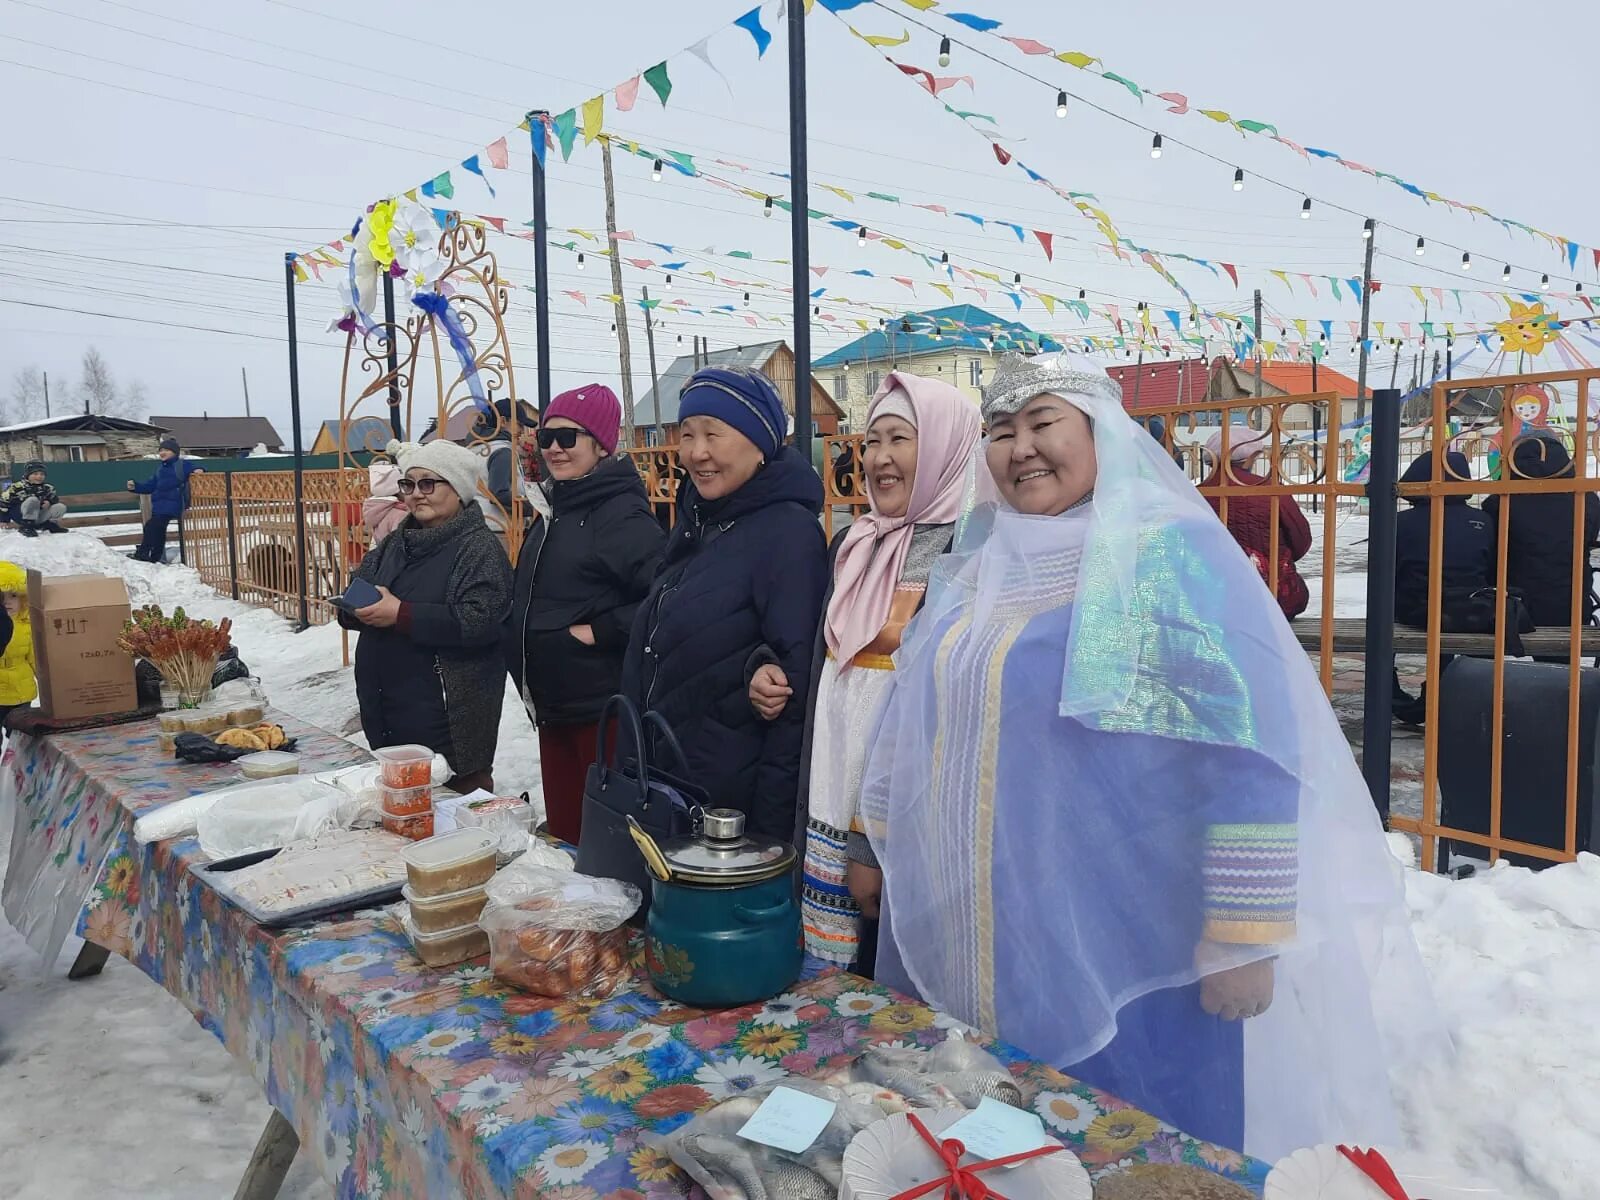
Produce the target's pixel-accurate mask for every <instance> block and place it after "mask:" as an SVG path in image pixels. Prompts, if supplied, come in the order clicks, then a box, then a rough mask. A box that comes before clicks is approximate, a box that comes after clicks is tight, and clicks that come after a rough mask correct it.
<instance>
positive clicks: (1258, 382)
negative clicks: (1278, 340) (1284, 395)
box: [1256, 288, 1261, 400]
mask: <svg viewBox="0 0 1600 1200" xmlns="http://www.w3.org/2000/svg"><path fill="white" fill-rule="evenodd" d="M1256 399H1257V400H1259V399H1261V289H1260V288H1257V289H1256Z"/></svg>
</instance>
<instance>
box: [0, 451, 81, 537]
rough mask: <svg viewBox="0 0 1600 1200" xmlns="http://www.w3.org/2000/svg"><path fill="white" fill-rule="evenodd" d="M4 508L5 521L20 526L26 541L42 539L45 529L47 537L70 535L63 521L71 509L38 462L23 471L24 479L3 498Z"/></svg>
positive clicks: (10, 488) (1, 500) (41, 464)
mask: <svg viewBox="0 0 1600 1200" xmlns="http://www.w3.org/2000/svg"><path fill="white" fill-rule="evenodd" d="M0 506H3V507H4V509H5V519H6V520H8V521H10V522H11V523H12V524H13V525H15V526H17V528H18V529H20V530H21V531H22V535H23V537H38V536H39V531H40V530H41V529H42V530H43V531H44V532H46V533H65V532H66V528H65V527H64V526H63V525H62V524H61V518H62V517H64V516H66V515H67V506H66V505H65V504H63V503H61V497H60V496H58V495H57V494H56V489H55V487H54V486H53V485H52V484H50V482H49V481H48V480H47V479H46V478H45V470H44V464H43V463H42V462H38V461H34V462H31V463H28V464H27V465H26V466H25V467H23V468H22V478H21V479H19V480H18V481H17V482H16V483H13V484H12V485H11V486H10V487H8V488H7V489H6V490H5V494H4V495H3V496H0Z"/></svg>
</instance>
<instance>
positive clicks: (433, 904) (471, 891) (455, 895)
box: [400, 883, 489, 908]
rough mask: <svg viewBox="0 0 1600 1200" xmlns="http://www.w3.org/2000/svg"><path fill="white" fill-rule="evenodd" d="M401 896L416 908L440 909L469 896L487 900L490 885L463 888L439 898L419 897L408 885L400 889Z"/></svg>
mask: <svg viewBox="0 0 1600 1200" xmlns="http://www.w3.org/2000/svg"><path fill="white" fill-rule="evenodd" d="M400 894H401V895H402V896H404V897H405V898H406V899H407V900H409V901H410V902H411V903H412V905H413V906H414V907H416V908H438V907H440V906H441V905H445V904H454V903H455V902H456V901H457V900H465V899H466V898H467V897H468V896H482V897H483V898H484V899H485V900H487V899H488V897H489V892H488V885H487V884H482V883H480V884H476V885H474V886H472V887H469V888H462V889H461V890H460V891H459V892H445V893H444V894H443V895H439V896H418V895H417V894H416V893H414V892H413V891H412V890H411V885H410V884H409V883H408V884H406V885H405V886H404V887H402V888H401V889H400Z"/></svg>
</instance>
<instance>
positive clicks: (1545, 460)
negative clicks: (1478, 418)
mask: <svg viewBox="0 0 1600 1200" xmlns="http://www.w3.org/2000/svg"><path fill="white" fill-rule="evenodd" d="M1511 466H1512V470H1511V479H1512V480H1513V481H1515V480H1518V479H1570V478H1572V476H1573V468H1572V455H1571V454H1569V453H1568V452H1567V448H1566V446H1565V445H1564V444H1562V443H1561V442H1560V441H1557V440H1556V439H1555V438H1551V437H1525V438H1523V439H1521V440H1520V441H1518V442H1517V444H1516V446H1515V447H1514V448H1513V449H1512V451H1511ZM1508 499H1509V503H1508V504H1506V505H1504V507H1505V518H1504V519H1505V521H1506V522H1507V524H1508V525H1509V526H1510V530H1509V532H1508V533H1507V540H1506V577H1505V579H1503V580H1502V581H1501V582H1502V583H1503V584H1504V585H1505V586H1506V587H1511V588H1516V589H1518V590H1519V591H1520V592H1521V593H1522V598H1523V599H1524V600H1525V601H1526V602H1527V605H1528V614H1529V615H1530V616H1531V617H1532V618H1533V623H1534V624H1535V625H1550V626H1555V627H1558V628H1562V627H1565V626H1568V625H1570V624H1571V623H1572V579H1573V573H1574V572H1575V571H1577V570H1580V569H1581V571H1582V576H1581V578H1580V581H1579V585H1580V587H1581V589H1582V591H1581V595H1580V599H1581V601H1582V615H1583V622H1584V624H1589V623H1590V619H1591V618H1592V617H1593V616H1594V611H1595V594H1594V568H1593V567H1592V566H1591V565H1590V564H1589V553H1590V551H1591V550H1593V549H1594V547H1595V544H1596V542H1597V541H1600V498H1596V496H1595V494H1594V493H1593V492H1585V493H1584V494H1583V558H1582V561H1581V563H1575V562H1574V561H1573V556H1572V535H1573V513H1572V508H1573V502H1572V493H1571V492H1542V493H1538V494H1533V495H1528V494H1522V495H1515V496H1511V497H1509V498H1508ZM1501 508H1502V503H1501V499H1500V497H1499V496H1490V497H1489V498H1488V499H1487V500H1485V501H1484V502H1483V511H1484V512H1486V513H1488V514H1489V515H1490V516H1491V517H1492V518H1494V519H1495V520H1496V521H1498V520H1500V519H1501V518H1500V510H1501ZM1555 661H1558V662H1566V661H1567V660H1566V659H1565V658H1564V657H1563V658H1560V659H1557V660H1555Z"/></svg>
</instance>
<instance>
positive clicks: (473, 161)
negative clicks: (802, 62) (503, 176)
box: [461, 154, 494, 196]
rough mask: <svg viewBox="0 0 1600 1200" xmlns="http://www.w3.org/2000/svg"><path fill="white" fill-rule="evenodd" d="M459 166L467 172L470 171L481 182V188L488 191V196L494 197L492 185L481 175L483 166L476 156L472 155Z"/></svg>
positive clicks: (487, 178)
mask: <svg viewBox="0 0 1600 1200" xmlns="http://www.w3.org/2000/svg"><path fill="white" fill-rule="evenodd" d="M461 165H462V166H463V167H465V168H466V169H467V170H469V171H471V172H472V173H473V174H474V175H476V176H477V177H478V178H479V179H481V180H483V186H484V187H486V188H488V189H489V195H491V196H492V195H494V184H492V183H490V182H489V177H488V176H487V175H485V174H484V173H483V164H481V163H480V162H479V161H478V156H477V155H476V154H474V155H473V156H472V157H471V158H464V159H462V160H461Z"/></svg>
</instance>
